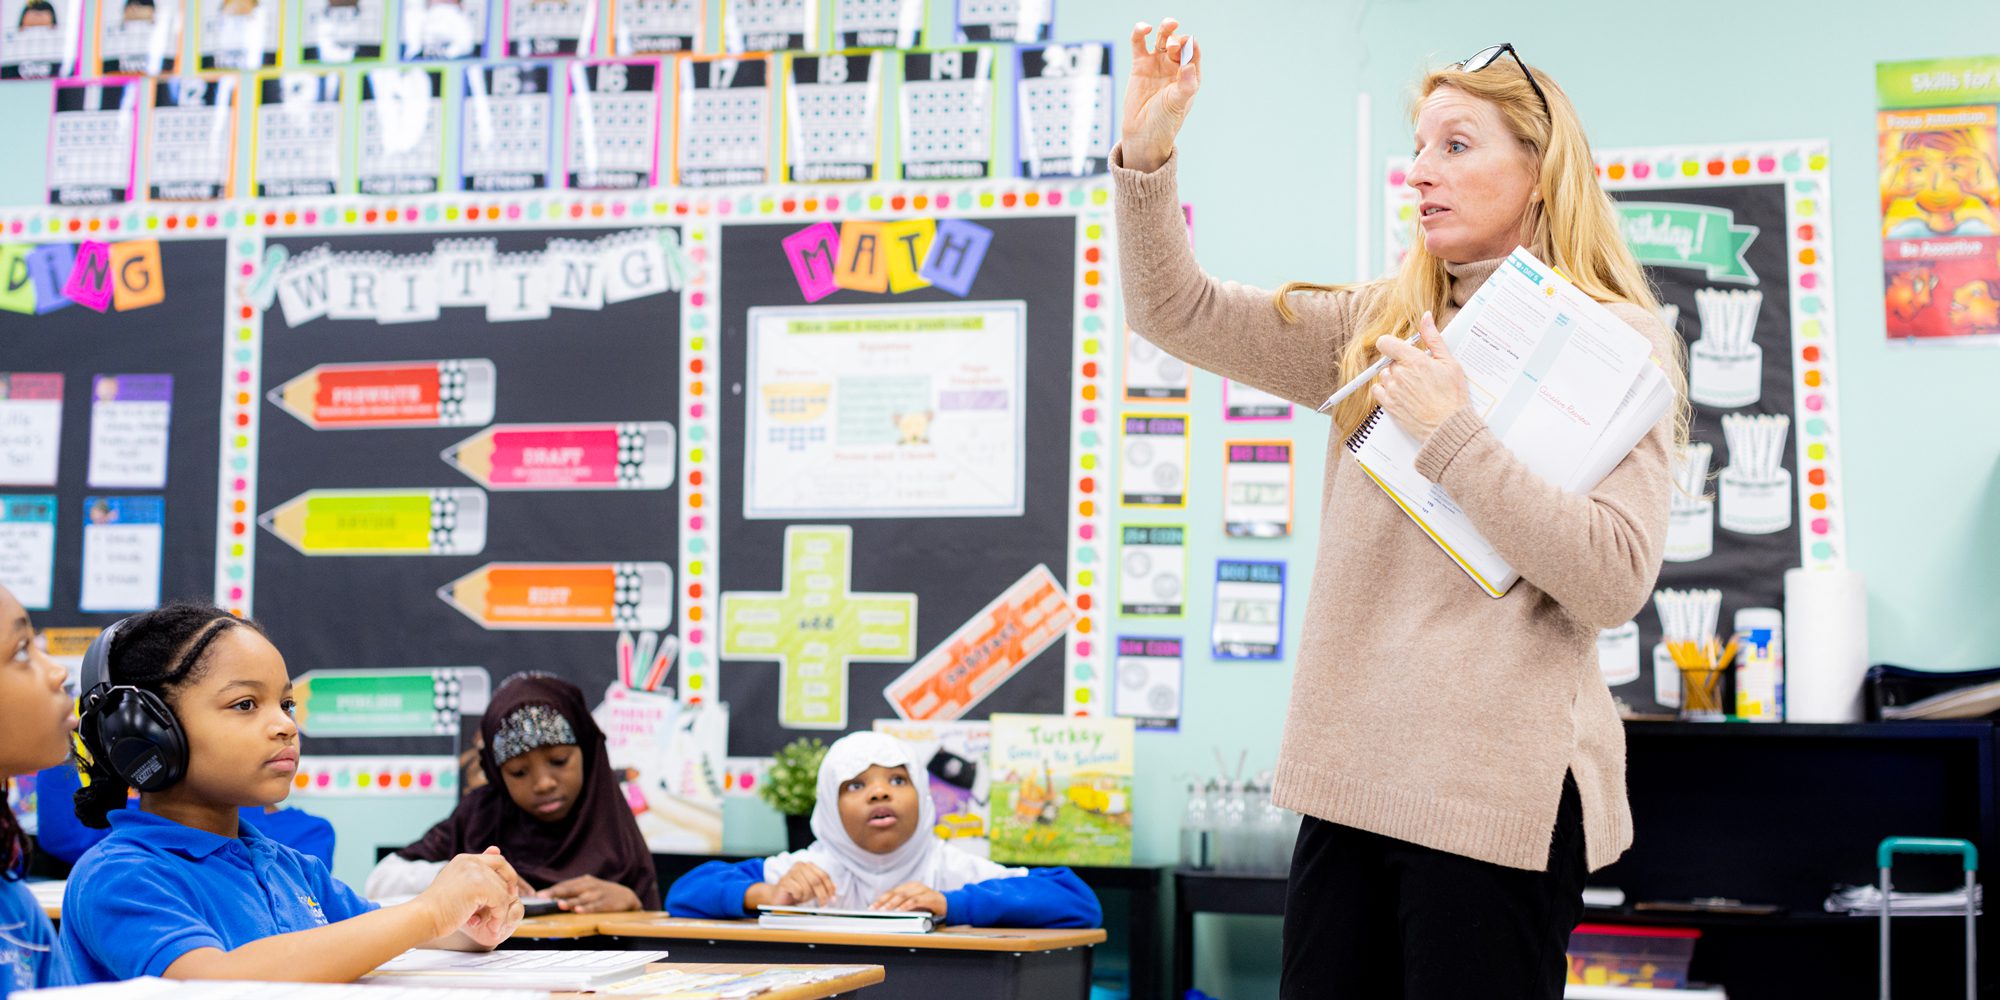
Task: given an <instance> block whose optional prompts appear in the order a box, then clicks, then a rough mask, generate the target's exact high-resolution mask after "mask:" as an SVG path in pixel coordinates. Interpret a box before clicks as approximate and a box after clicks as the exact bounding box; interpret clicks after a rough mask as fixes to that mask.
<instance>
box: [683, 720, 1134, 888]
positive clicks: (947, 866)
mask: <svg viewBox="0 0 2000 1000" xmlns="http://www.w3.org/2000/svg"><path fill="white" fill-rule="evenodd" d="M919 774H921V771H920V770H919V769H918V768H917V767H915V766H914V762H913V761H912V760H911V757H910V752H909V749H908V748H907V747H905V746H904V745H903V743H902V742H901V741H899V740H897V739H895V738H893V737H889V736H884V735H882V734H880V733H867V732H863V733H853V734H851V735H848V736H845V737H842V738H841V739H839V740H837V741H835V743H834V744H833V746H831V747H829V748H827V751H826V758H825V759H824V760H822V761H821V762H820V765H819V797H818V800H817V801H816V802H815V803H814V804H813V815H812V831H813V836H814V837H816V838H818V839H816V840H815V841H813V844H812V846H810V847H808V848H806V849H805V850H803V851H792V852H789V853H785V854H780V855H777V856H775V857H771V858H752V859H750V860H749V861H745V862H742V863H740V864H736V865H730V864H726V863H724V862H720V861H711V862H709V863H708V864H705V865H702V866H701V867H700V868H696V869H695V870H694V871H691V872H689V873H687V874H686V875H684V876H682V877H681V878H680V880H679V881H677V882H675V883H674V886H673V888H672V890H670V891H669V892H668V893H667V911H668V912H669V913H672V914H673V915H674V916H677V917H707V918H710V919H721V918H729V917H742V916H749V915H754V914H755V913H756V912H757V907H759V906H764V905H773V906H791V905H810V906H822V907H832V908H838V909H877V910H927V911H929V912H930V913H932V914H933V915H935V916H937V917H939V918H941V919H942V920H944V921H946V922H949V923H953V924H966V925H971V926H979V927H1096V926H1097V925H1098V924H1099V923H1100V922H1101V921H1102V919H1103V911H1102V910H1101V909H1100V907H1099V906H1098V902H1097V895H1096V894H1095V893H1093V892H1092V891H1091V890H1090V887H1089V886H1086V885H1084V884H1083V881H1082V880H1081V879H1078V878H1077V877H1076V874H1075V873H1073V872H1071V871H1070V870H1069V869H1067V868H1036V869H1032V870H1031V869H1027V868H1008V867H1005V866H1003V865H998V864H995V863H993V862H991V861H988V860H986V859H985V858H980V857H975V856H973V855H971V854H967V853H965V852H964V851H960V850H958V849H956V848H954V847H952V846H951V845H950V844H948V843H946V842H944V841H942V840H939V839H938V837H937V834H936V832H935V825H936V817H935V815H934V812H935V810H934V807H933V806H932V804H931V797H930V793H929V791H928V790H925V789H922V788H920V786H919V784H918V781H919V780H920V779H919V778H918V777H917V776H918V775H919Z"/></svg>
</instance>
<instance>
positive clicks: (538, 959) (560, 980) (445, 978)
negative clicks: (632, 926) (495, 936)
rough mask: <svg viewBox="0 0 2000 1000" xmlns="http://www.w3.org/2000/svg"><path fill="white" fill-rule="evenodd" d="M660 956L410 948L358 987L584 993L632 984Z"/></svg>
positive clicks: (651, 953)
mask: <svg viewBox="0 0 2000 1000" xmlns="http://www.w3.org/2000/svg"><path fill="white" fill-rule="evenodd" d="M666 957H667V953H666V952H664V951H489V952H464V951H445V950H443V949H439V948H413V949H411V950H409V951H406V952H404V953H402V954H401V955H398V956H396V957H395V958H392V959H390V960H389V961H387V962H384V963H383V964H382V966H381V967H380V968H378V969H376V970H375V971H374V972H371V973H369V974H368V975H365V976H362V977H361V982H363V983H367V984H371V985H389V986H454V987H476V988H485V987H497V986H508V987H525V988H529V989H537V990H589V989H595V988H597V987H599V986H605V985H608V984H611V983H616V982H621V981H623V980H627V979H632V978H635V977H638V976H641V975H644V974H645V972H646V966H648V965H650V964H652V963H654V962H661V961H665V960H666Z"/></svg>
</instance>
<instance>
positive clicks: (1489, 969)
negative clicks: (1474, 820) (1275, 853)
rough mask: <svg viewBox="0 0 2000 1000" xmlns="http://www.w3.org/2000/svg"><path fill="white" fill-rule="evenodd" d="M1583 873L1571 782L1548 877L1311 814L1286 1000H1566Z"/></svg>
mask: <svg viewBox="0 0 2000 1000" xmlns="http://www.w3.org/2000/svg"><path fill="white" fill-rule="evenodd" d="M1586 874H1588V871H1587V869H1586V866H1585V862H1584V853H1583V805H1582V803H1581V801H1580V800H1579V799H1578V798H1577V792H1576V781H1575V779H1573V778H1569V777H1565V778H1564V779H1563V792H1562V805H1561V807H1560V808H1559V809H1558V810H1557V812H1556V828H1555V840H1554V843H1553V844H1552V845H1551V849H1550V852H1549V868H1548V870H1547V871H1545V872H1531V871H1522V870H1520V869H1518V868H1507V867H1504V866H1501V865H1495V864H1488V863H1487V862H1484V861H1474V860H1473V859H1471V858H1467V857H1462V856H1460V855H1456V854H1447V853H1445V852H1443V851H1437V850H1432V849H1431V848H1428V847H1419V846H1417V845H1415V844H1411V843H1407V842H1404V841H1400V840H1395V839H1393V838H1390V837H1383V836H1379V835H1377V834H1373V833H1366V832H1364V831H1361V830H1356V829H1354V828H1352V827H1347V826H1342V825H1340V824H1338V823H1328V822H1326V821H1324V820H1317V819H1314V818H1312V817H1311V816H1308V817H1306V819H1305V824H1304V825H1303V826H1302V827H1301V828H1300V829H1299V841H1298V845H1297V847H1296V848H1294V850H1293V852H1292V874H1291V879H1290V881H1289V882H1288V883H1287V885H1286V889H1285V945H1284V969H1283V972H1282V973H1281V978H1280V980H1279V983H1280V985H1279V991H1278V992H1279V996H1280V997H1282V998H1283V1000H1321V998H1326V1000H1396V998H1398V997H1402V998H1405V1000H1432V998H1445V997H1449V998H1452V1000H1467V998H1473V997H1477V998H1480V1000H1543V998H1547V1000H1560V998H1561V997H1562V993H1563V980H1564V979H1565V972H1566V969H1567V959H1565V958H1564V956H1563V953H1564V950H1565V949H1566V948H1568V946H1569V935H1570V931H1571V930H1572V929H1574V928H1575V927H1576V923H1577V920H1578V918H1579V917H1581V916H1582V914H1583V882H1584V876H1585V875H1586Z"/></svg>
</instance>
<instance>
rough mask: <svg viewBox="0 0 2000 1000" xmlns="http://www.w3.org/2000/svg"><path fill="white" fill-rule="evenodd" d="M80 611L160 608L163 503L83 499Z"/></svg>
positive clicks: (136, 499)
mask: <svg viewBox="0 0 2000 1000" xmlns="http://www.w3.org/2000/svg"><path fill="white" fill-rule="evenodd" d="M83 514H84V524H83V594H82V596H81V597H80V598H79V599H78V600H77V605H76V606H77V609H78V610H80V611H142V610H145V609H147V608H152V607H157V606H158V605H159V603H160V551H161V542H162V541H163V540H164V537H165V534H164V532H165V526H166V502H165V501H164V500H162V499H161V498H160V497H156V496H155V497H131V496H126V497H85V498H84V501H83Z"/></svg>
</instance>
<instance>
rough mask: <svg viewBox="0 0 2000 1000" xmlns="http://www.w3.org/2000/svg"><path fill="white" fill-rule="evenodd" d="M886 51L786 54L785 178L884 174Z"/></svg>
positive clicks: (813, 179)
mask: <svg viewBox="0 0 2000 1000" xmlns="http://www.w3.org/2000/svg"><path fill="white" fill-rule="evenodd" d="M881 134H882V54H881V53H880V52H868V53H862V54H856V55H845V54H835V55H825V56H786V57H785V139H784V145H785V181H786V182H787V183H791V184H798V183H806V182H816V181H869V180H874V179H875V178H876V177H878V176H880V174H881V162H880V161H881Z"/></svg>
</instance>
